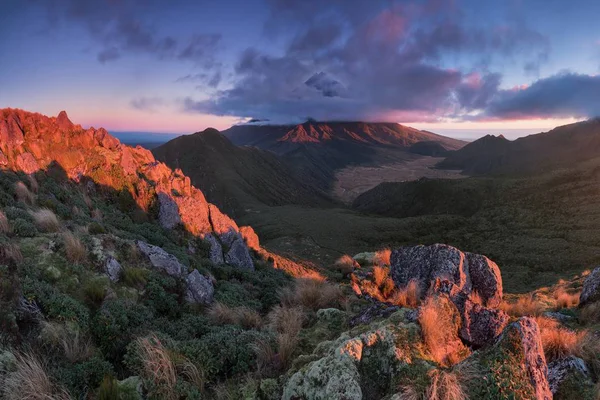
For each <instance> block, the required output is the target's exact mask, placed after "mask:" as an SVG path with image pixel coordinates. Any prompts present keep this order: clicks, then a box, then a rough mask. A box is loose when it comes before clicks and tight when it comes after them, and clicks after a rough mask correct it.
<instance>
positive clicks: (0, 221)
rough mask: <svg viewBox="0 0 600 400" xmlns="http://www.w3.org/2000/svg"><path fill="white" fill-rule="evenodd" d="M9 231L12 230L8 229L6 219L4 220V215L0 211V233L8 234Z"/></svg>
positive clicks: (8, 225)
mask: <svg viewBox="0 0 600 400" xmlns="http://www.w3.org/2000/svg"><path fill="white" fill-rule="evenodd" d="M11 231H12V229H11V228H10V224H9V222H8V218H6V214H4V212H2V211H0V233H4V234H8V233H10V232H11Z"/></svg>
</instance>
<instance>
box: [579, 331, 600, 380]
mask: <svg viewBox="0 0 600 400" xmlns="http://www.w3.org/2000/svg"><path fill="white" fill-rule="evenodd" d="M575 355H576V356H577V357H579V358H581V359H582V360H583V361H585V365H586V366H587V367H588V369H589V370H590V371H591V372H592V375H593V376H596V377H598V376H600V341H599V340H598V338H597V337H596V336H595V335H594V334H593V333H591V332H585V335H583V336H582V337H581V338H580V340H579V343H577V347H576V349H575Z"/></svg>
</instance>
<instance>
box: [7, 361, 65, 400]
mask: <svg viewBox="0 0 600 400" xmlns="http://www.w3.org/2000/svg"><path fill="white" fill-rule="evenodd" d="M3 389H4V398H6V399H7V400H17V399H18V400H68V399H71V396H69V394H68V393H67V392H66V390H64V389H63V388H60V387H59V386H57V385H55V384H54V383H53V382H52V381H51V380H50V377H49V376H48V374H47V373H46V369H45V367H44V365H43V364H42V362H41V361H40V360H39V359H38V358H37V357H36V356H35V355H33V354H19V355H17V363H16V370H15V371H14V372H12V373H10V374H8V375H7V376H6V378H5V380H4V388H3Z"/></svg>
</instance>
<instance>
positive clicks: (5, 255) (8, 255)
mask: <svg viewBox="0 0 600 400" xmlns="http://www.w3.org/2000/svg"><path fill="white" fill-rule="evenodd" d="M22 262H23V254H21V249H20V248H19V246H18V245H17V244H16V243H0V263H1V264H8V265H10V264H13V265H19V264H21V263H22Z"/></svg>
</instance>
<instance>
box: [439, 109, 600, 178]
mask: <svg viewBox="0 0 600 400" xmlns="http://www.w3.org/2000/svg"><path fill="white" fill-rule="evenodd" d="M598 156H600V119H598V118H597V119H591V120H588V121H584V122H578V123H574V124H569V125H564V126H560V127H558V128H555V129H553V130H551V131H549V132H544V133H538V134H535V135H530V136H526V137H523V138H519V139H516V140H514V141H509V140H507V139H505V138H504V137H503V136H491V135H488V136H485V137H483V138H481V139H479V140H476V141H474V142H472V143H469V144H467V145H466V146H464V147H463V148H462V149H460V150H457V151H454V152H451V153H449V154H448V157H447V158H446V159H445V160H444V161H442V162H440V163H439V164H438V167H439V168H447V169H460V170H462V171H463V172H465V173H467V174H472V175H485V174H534V173H540V172H545V171H549V170H554V169H557V168H565V167H572V166H573V165H575V164H578V163H581V162H583V161H587V160H590V159H592V158H596V157H598Z"/></svg>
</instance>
